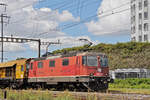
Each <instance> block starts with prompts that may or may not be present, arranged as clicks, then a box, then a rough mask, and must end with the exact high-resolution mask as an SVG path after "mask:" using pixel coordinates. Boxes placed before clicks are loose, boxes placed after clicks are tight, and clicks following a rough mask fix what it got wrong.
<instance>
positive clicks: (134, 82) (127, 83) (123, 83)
mask: <svg viewBox="0 0 150 100" xmlns="http://www.w3.org/2000/svg"><path fill="white" fill-rule="evenodd" d="M109 86H110V88H132V89H150V79H146V78H143V79H138V78H132V79H125V80H123V79H115V81H114V83H112V84H110V85H109Z"/></svg>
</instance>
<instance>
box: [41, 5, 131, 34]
mask: <svg viewBox="0 0 150 100" xmlns="http://www.w3.org/2000/svg"><path fill="white" fill-rule="evenodd" d="M128 4H130V2H127V3H124V4H122V5H120V6H118V7H115V8H113V9H110V10H107V11H105V12H102V13H98V14H96V15H93V16H90V17H88V18H86V19H84V20H81V21H80V22H76V23H73V24H67V25H64V26H66V27H64V28H57V29H58V30H65V29H68V28H71V27H74V26H76V25H79V24H81V23H85V22H87V21H89V20H91V19H93V18H96V17H97V16H99V17H100V18H105V17H108V16H111V15H114V14H117V13H122V12H125V11H128V10H130V8H127V9H123V10H121V11H116V12H115V11H113V10H116V9H119V8H121V7H123V6H125V5H128ZM110 11H111V13H109V14H106V15H103V14H105V13H108V12H110ZM100 15H103V16H100ZM48 32H50V31H47V32H42V33H39V35H40V36H41V35H44V34H47V33H48Z"/></svg>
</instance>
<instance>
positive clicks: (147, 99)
mask: <svg viewBox="0 0 150 100" xmlns="http://www.w3.org/2000/svg"><path fill="white" fill-rule="evenodd" d="M7 93H8V95H9V94H11V93H12V94H14V93H17V95H20V96H23V95H24V93H29V94H31V95H30V96H32V94H33V95H34V94H39V95H40V94H42V95H43V96H44V94H50V95H52V96H53V97H54V98H55V97H56V98H57V97H58V96H60V95H62V96H68V95H69V96H71V97H73V98H75V99H74V100H150V95H143V94H127V93H120V92H117V91H108V92H107V93H100V92H70V91H47V90H46V91H41V90H37V91H36V90H7ZM7 100H9V99H7ZM29 100H30V99H29ZM42 100H43V99H42ZM46 100H47V99H46ZM67 100H68V99H67Z"/></svg>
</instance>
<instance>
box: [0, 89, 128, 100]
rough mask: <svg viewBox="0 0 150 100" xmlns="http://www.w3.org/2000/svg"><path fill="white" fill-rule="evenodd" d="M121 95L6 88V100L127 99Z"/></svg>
mask: <svg viewBox="0 0 150 100" xmlns="http://www.w3.org/2000/svg"><path fill="white" fill-rule="evenodd" d="M0 93H1V94H0V95H1V97H0V99H3V98H2V97H3V96H2V91H0ZM122 97H123V96H116V97H112V95H111V94H102V93H98V94H97V93H88V94H87V95H86V96H85V95H84V97H83V95H82V96H81V94H80V93H79V94H76V96H75V95H73V94H72V93H71V92H68V91H65V92H63V93H59V94H58V95H57V96H55V95H54V94H53V93H52V92H51V91H40V90H38V91H34V90H26V91H23V90H22V91H15V90H7V100H116V98H120V100H127V99H124V98H122Z"/></svg>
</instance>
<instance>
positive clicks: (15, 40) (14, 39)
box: [0, 36, 60, 58]
mask: <svg viewBox="0 0 150 100" xmlns="http://www.w3.org/2000/svg"><path fill="white" fill-rule="evenodd" d="M2 41H3V42H11V43H27V42H38V57H39V58H40V57H41V45H48V46H49V45H51V44H60V42H59V41H58V42H41V40H40V39H30V38H17V37H12V36H11V37H0V42H2ZM47 48H48V47H47ZM47 51H48V49H47Z"/></svg>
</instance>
